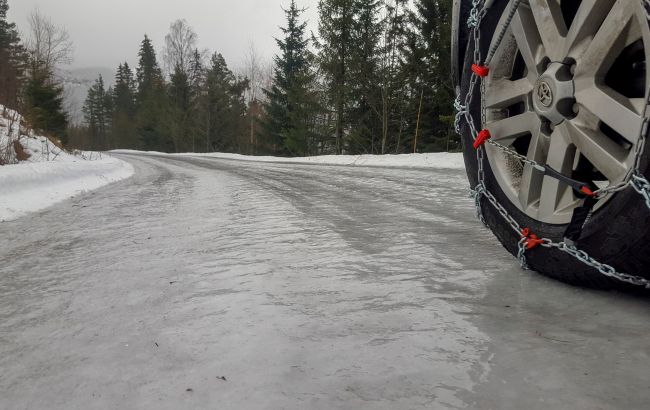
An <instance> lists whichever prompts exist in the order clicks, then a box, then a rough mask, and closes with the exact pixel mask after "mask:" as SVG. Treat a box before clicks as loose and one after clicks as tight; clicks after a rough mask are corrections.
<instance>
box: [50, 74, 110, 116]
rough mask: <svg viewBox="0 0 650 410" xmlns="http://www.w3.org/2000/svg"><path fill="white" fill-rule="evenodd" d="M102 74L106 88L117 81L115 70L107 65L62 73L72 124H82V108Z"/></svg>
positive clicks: (67, 108) (67, 107) (66, 102)
mask: <svg viewBox="0 0 650 410" xmlns="http://www.w3.org/2000/svg"><path fill="white" fill-rule="evenodd" d="M100 74H101V76H102V77H103V78H104V83H105V84H106V88H108V87H110V86H112V85H113V84H114V83H115V70H111V69H110V68H106V67H83V68H75V69H72V70H66V71H64V72H62V73H61V74H60V75H61V77H62V78H63V85H64V87H65V106H66V110H67V111H68V114H70V122H71V123H72V124H80V123H81V122H82V121H83V112H82V111H81V109H82V107H83V104H84V101H85V100H86V97H87V96H88V90H89V89H90V87H91V86H92V85H93V83H94V82H95V80H96V79H97V78H98V77H99V76H100Z"/></svg>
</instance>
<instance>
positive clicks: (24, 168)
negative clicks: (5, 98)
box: [0, 107, 134, 221]
mask: <svg viewBox="0 0 650 410" xmlns="http://www.w3.org/2000/svg"><path fill="white" fill-rule="evenodd" d="M0 112H3V113H4V115H1V116H0V163H5V164H8V165H4V166H0V221H9V220H13V219H16V218H19V217H21V216H24V215H26V214H28V213H29V212H34V211H39V210H41V209H44V208H47V207H48V206H50V205H52V204H55V203H57V202H60V201H63V200H66V199H68V198H70V197H73V196H75V195H78V194H80V193H82V192H86V191H89V190H92V189H97V188H99V187H102V186H104V185H106V184H109V183H111V182H115V181H119V180H121V179H124V178H128V177H130V176H131V175H133V172H134V170H133V167H132V166H131V165H130V164H128V163H126V162H124V161H121V160H119V159H117V158H113V157H111V156H109V155H106V154H101V153H94V152H74V153H70V152H67V151H65V150H62V149H61V148H59V147H58V146H57V144H55V143H54V142H52V141H51V140H50V139H48V138H46V137H43V136H38V135H35V133H34V132H33V131H31V130H29V129H27V128H26V127H25V126H24V124H23V121H22V118H21V117H20V115H19V114H18V113H16V112H15V111H11V110H3V109H2V107H0ZM16 143H18V144H19V145H18V147H19V150H22V152H21V155H19V154H18V153H17V151H16Z"/></svg>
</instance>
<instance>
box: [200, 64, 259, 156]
mask: <svg viewBox="0 0 650 410" xmlns="http://www.w3.org/2000/svg"><path fill="white" fill-rule="evenodd" d="M248 86H249V84H248V79H246V78H239V77H236V76H235V75H234V74H233V72H232V71H231V70H230V69H229V68H228V65H227V64H226V60H225V59H224V58H223V56H222V55H221V54H217V53H215V54H213V55H212V58H211V59H210V66H209V68H208V71H207V78H206V92H207V96H206V98H207V107H208V111H209V127H208V129H209V134H208V135H207V139H206V145H207V147H206V148H207V150H208V151H221V152H241V151H242V149H241V148H242V140H243V139H244V136H245V129H246V123H245V115H246V103H245V101H244V93H245V92H246V90H247V89H248Z"/></svg>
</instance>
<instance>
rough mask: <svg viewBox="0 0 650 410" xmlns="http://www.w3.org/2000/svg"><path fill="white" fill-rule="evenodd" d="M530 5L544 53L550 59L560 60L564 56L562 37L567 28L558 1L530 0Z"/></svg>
mask: <svg viewBox="0 0 650 410" xmlns="http://www.w3.org/2000/svg"><path fill="white" fill-rule="evenodd" d="M530 7H531V10H532V12H533V16H534V17H535V22H536V24H537V29H538V30H539V35H540V37H541V39H542V43H543V44H544V49H545V51H546V55H547V56H548V57H549V58H550V59H551V61H561V60H562V58H563V57H564V56H563V55H562V54H563V52H564V37H565V36H566V34H567V28H566V24H565V23H564V18H563V17H562V10H561V9H560V3H559V1H557V0H530Z"/></svg>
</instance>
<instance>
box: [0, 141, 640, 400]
mask: <svg viewBox="0 0 650 410" xmlns="http://www.w3.org/2000/svg"><path fill="white" fill-rule="evenodd" d="M120 158H122V159H124V160H127V161H129V162H130V163H132V164H133V165H134V167H135V168H136V174H135V176H134V177H132V178H130V179H128V180H125V181H122V182H118V183H115V184H112V185H110V186H108V187H106V188H103V189H100V190H98V191H95V192H91V193H88V194H85V195H82V196H79V197H75V198H73V199H70V200H68V201H67V202H64V203H61V204H58V205H56V206H54V207H51V208H49V209H47V210H45V211H43V212H40V213H36V214H32V215H30V216H28V217H24V218H21V219H19V220H16V221H13V222H6V223H1V224H0V409H194V408H197V409H198V408H200V409H203V408H205V409H237V410H238V409H324V410H325V409H391V410H393V409H396V410H401V409H464V408H470V409H647V408H648V406H649V403H650V320H648V319H649V318H650V303H648V301H647V300H645V299H642V298H638V297H633V296H629V295H622V294H618V293H605V292H596V291H590V290H584V289H579V288H574V287H570V286H567V285H564V284H562V283H558V282H555V281H552V280H550V279H547V278H545V277H542V276H540V275H537V274H535V273H533V272H525V271H522V270H521V269H520V268H519V266H518V265H517V263H516V261H515V260H514V259H513V258H512V257H511V256H510V255H509V254H507V253H506V252H505V250H503V248H502V247H501V246H500V245H499V244H498V243H497V242H496V240H495V239H494V238H493V236H492V235H491V233H490V232H489V231H486V230H485V229H484V228H483V227H482V226H481V225H480V223H479V222H477V221H476V219H475V217H474V211H473V207H472V201H471V199H469V198H468V195H467V191H468V184H467V182H466V179H465V175H464V174H463V172H461V171H458V170H431V169H427V170H424V169H423V170H414V169H386V168H361V167H359V168H351V167H336V166H317V165H291V164H268V163H251V162H238V161H230V160H218V159H209V158H195V157H162V156H152V155H125V154H122V155H120Z"/></svg>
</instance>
